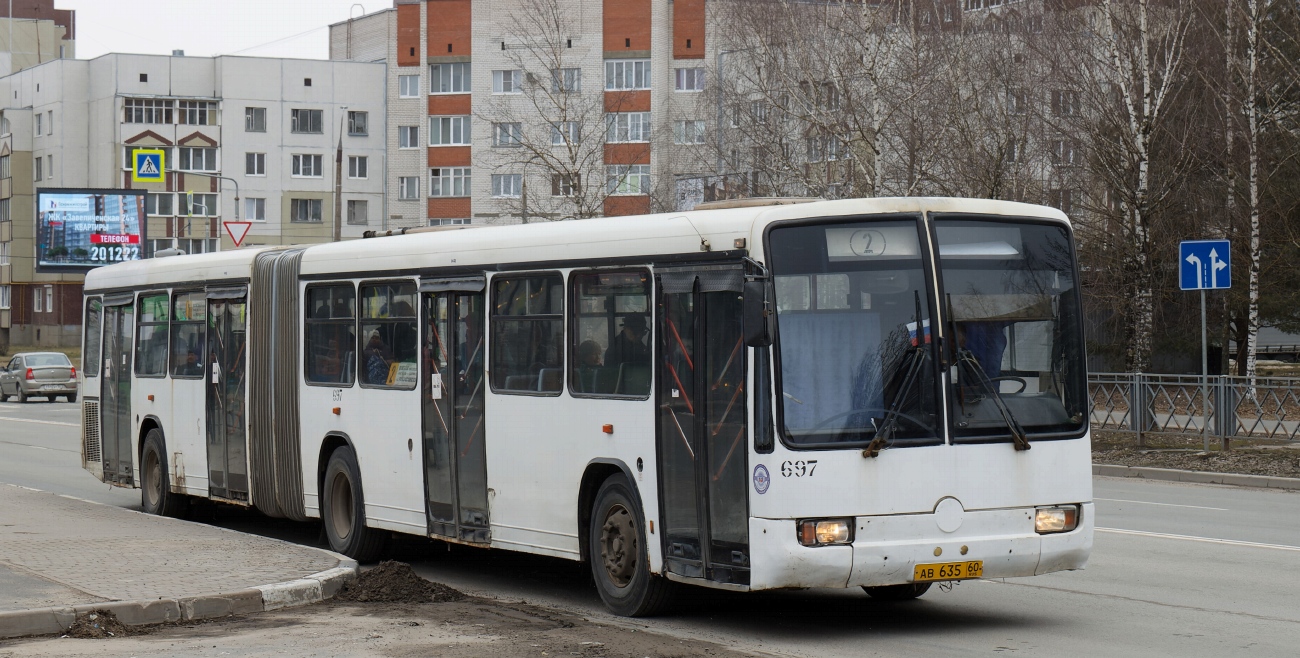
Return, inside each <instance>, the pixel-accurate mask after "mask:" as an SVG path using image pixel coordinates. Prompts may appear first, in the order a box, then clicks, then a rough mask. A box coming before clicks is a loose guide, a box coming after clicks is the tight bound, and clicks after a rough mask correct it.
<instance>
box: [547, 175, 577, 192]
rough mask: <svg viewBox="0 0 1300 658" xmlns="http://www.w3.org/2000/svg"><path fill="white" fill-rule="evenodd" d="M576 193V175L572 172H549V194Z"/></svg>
mask: <svg viewBox="0 0 1300 658" xmlns="http://www.w3.org/2000/svg"><path fill="white" fill-rule="evenodd" d="M577 193H578V177H577V176H575V175H573V174H551V196H574V195H576V194H577Z"/></svg>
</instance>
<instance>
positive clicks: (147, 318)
mask: <svg viewBox="0 0 1300 658" xmlns="http://www.w3.org/2000/svg"><path fill="white" fill-rule="evenodd" d="M167 306H168V304H167V293H159V294H154V295H140V315H139V327H140V329H139V331H137V332H136V335H135V374H137V375H139V376H141V377H165V376H166V375H167V315H168V313H167Z"/></svg>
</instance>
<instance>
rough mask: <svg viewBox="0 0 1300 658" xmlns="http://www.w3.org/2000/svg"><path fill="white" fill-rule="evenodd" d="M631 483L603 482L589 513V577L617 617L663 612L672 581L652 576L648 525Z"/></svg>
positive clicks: (618, 478)
mask: <svg viewBox="0 0 1300 658" xmlns="http://www.w3.org/2000/svg"><path fill="white" fill-rule="evenodd" d="M634 500H635V496H633V494H632V488H631V486H630V485H628V483H627V480H626V479H625V478H624V477H623V476H621V475H617V476H614V477H611V478H609V479H608V480H605V483H604V484H602V485H600V491H599V492H598V493H597V494H596V504H595V506H594V507H593V508H592V514H591V532H590V533H589V534H590V538H591V539H590V541H591V546H590V547H589V548H590V552H589V555H590V556H591V573H592V576H593V577H594V578H595V580H596V589H597V590H598V591H599V592H600V598H601V600H603V601H604V602H605V606H606V607H608V608H609V609H610V610H611V611H612V612H613V613H614V614H616V615H622V616H624V617H648V616H651V615H654V614H657V613H659V612H660V611H661V610H663V609H664V608H665V607H666V606H667V604H668V603H669V600H670V598H671V594H672V583H670V582H669V581H668V580H667V579H665V578H662V577H660V576H655V575H653V574H651V573H650V566H649V564H648V562H649V559H648V556H647V553H646V548H645V546H646V541H645V522H644V521H643V520H642V519H641V511H640V508H639V507H638V506H637V505H636V504H635V503H634V502H633V501H634Z"/></svg>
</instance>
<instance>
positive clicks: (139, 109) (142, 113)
mask: <svg viewBox="0 0 1300 658" xmlns="http://www.w3.org/2000/svg"><path fill="white" fill-rule="evenodd" d="M172 107H173V104H172V101H170V100H167V99H159V98H128V99H126V102H125V103H124V110H125V115H126V116H125V117H123V119H122V122H123V123H162V124H167V123H172Z"/></svg>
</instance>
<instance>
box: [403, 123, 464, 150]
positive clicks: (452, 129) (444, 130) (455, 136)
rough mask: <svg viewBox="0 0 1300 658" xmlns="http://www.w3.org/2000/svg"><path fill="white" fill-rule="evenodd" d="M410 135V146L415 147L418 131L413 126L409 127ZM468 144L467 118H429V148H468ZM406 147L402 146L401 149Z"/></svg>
mask: <svg viewBox="0 0 1300 658" xmlns="http://www.w3.org/2000/svg"><path fill="white" fill-rule="evenodd" d="M409 128H411V130H412V131H414V132H412V134H411V139H412V140H413V141H412V142H411V146H417V145H418V142H417V141H414V140H416V139H418V137H419V134H418V129H416V127H415V126H409ZM469 144H470V118H469V117H467V116H457V117H429V146H469ZM405 147H406V145H405V144H403V148H405Z"/></svg>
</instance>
